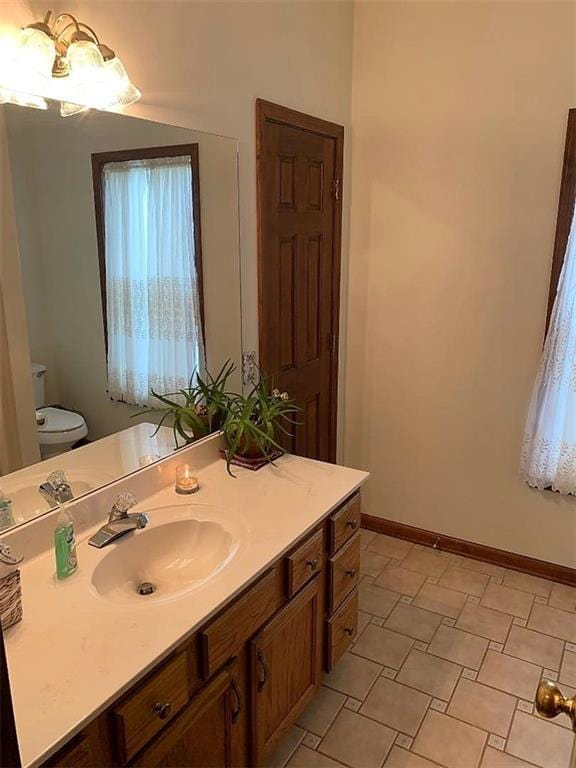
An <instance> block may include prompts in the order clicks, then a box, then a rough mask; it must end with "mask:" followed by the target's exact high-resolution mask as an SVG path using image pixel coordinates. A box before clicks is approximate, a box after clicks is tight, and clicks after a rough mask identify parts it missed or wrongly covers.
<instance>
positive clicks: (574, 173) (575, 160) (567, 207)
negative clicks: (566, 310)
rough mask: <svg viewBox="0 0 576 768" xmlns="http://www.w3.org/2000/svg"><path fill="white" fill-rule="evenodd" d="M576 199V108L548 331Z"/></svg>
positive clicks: (556, 244) (561, 202)
mask: <svg viewBox="0 0 576 768" xmlns="http://www.w3.org/2000/svg"><path fill="white" fill-rule="evenodd" d="M575 201H576V109H570V110H569V111H568V126H567V129H566V144H565V147H564V161H563V165H562V181H561V183H560V198H559V201H558V217H557V219H556V237H555V240H554V255H553V257H552V270H551V274H550V288H549V291H548V308H547V311H546V333H547V332H548V326H549V325H550V318H551V316H552V309H553V307H554V300H555V299H556V292H557V289H558V281H559V279H560V273H561V271H562V266H563V264H564V257H565V256H566V248H567V246H568V238H569V236H570V227H571V226H572V218H573V216H574V204H575Z"/></svg>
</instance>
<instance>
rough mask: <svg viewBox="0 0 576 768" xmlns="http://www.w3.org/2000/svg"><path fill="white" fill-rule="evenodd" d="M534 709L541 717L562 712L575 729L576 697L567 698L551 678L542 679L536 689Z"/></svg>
mask: <svg viewBox="0 0 576 768" xmlns="http://www.w3.org/2000/svg"><path fill="white" fill-rule="evenodd" d="M535 701H536V709H537V710H538V714H540V715H542V717H556V716H557V715H559V714H561V713H562V712H564V713H565V714H567V715H568V717H569V718H570V719H571V720H572V728H573V729H574V730H575V731H576V697H573V698H571V699H567V698H566V696H564V694H563V693H562V691H561V690H560V688H558V686H557V685H556V683H555V682H553V681H552V680H542V681H541V682H540V685H539V686H538V690H537V691H536V700H535Z"/></svg>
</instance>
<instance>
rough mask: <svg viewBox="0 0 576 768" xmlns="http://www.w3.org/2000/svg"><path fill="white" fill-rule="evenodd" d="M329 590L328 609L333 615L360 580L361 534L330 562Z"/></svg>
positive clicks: (351, 540)
mask: <svg viewBox="0 0 576 768" xmlns="http://www.w3.org/2000/svg"><path fill="white" fill-rule="evenodd" d="M328 574H329V589H328V608H329V610H330V613H333V612H334V611H335V610H336V608H338V606H339V605H340V603H342V602H343V601H344V600H345V599H346V598H347V597H348V595H349V594H350V593H351V592H352V590H353V589H354V588H355V587H356V586H357V584H358V580H359V578H360V534H359V533H357V534H356V535H355V536H354V538H352V539H350V541H349V542H348V543H347V544H346V545H345V546H344V547H342V549H340V550H339V552H338V554H336V555H334V557H331V558H330V560H329V561H328Z"/></svg>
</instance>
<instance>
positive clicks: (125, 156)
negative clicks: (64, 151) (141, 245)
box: [91, 143, 206, 359]
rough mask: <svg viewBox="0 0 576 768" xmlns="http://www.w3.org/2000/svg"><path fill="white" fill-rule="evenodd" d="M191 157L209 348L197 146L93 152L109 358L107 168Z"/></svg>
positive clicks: (196, 242)
mask: <svg viewBox="0 0 576 768" xmlns="http://www.w3.org/2000/svg"><path fill="white" fill-rule="evenodd" d="M185 156H188V157H190V162H191V166H192V221H193V224H194V265H195V268H196V276H197V279H198V294H199V297H200V322H201V324H202V329H201V330H202V339H203V341H204V349H206V321H205V313H204V277H203V268H202V227H201V215H200V161H199V153H198V144H197V143H195V144H172V145H170V146H162V147H144V148H139V149H119V150H113V151H111V152H93V153H92V156H91V157H92V184H93V190H94V215H95V219H96V240H97V246H98V264H99V269H100V294H101V298H102V321H103V324H104V344H105V348H106V359H108V300H107V293H106V239H105V221H104V184H103V182H102V178H103V171H104V166H105V165H107V164H108V163H121V162H127V161H130V160H157V159H161V158H164V157H185Z"/></svg>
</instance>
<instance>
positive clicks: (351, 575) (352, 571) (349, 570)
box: [346, 568, 356, 579]
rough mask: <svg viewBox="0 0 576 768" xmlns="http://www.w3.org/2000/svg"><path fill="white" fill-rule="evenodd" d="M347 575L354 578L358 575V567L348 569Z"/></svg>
mask: <svg viewBox="0 0 576 768" xmlns="http://www.w3.org/2000/svg"><path fill="white" fill-rule="evenodd" d="M346 576H350V578H351V579H353V578H354V576H356V568H349V569H348V570H347V571H346Z"/></svg>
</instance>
